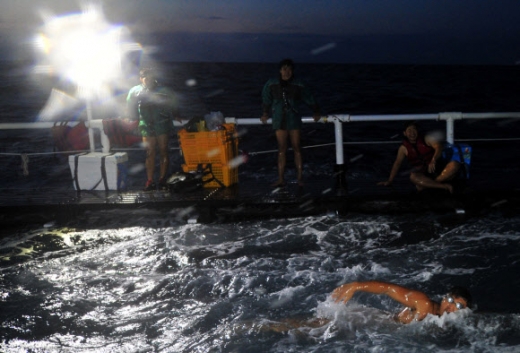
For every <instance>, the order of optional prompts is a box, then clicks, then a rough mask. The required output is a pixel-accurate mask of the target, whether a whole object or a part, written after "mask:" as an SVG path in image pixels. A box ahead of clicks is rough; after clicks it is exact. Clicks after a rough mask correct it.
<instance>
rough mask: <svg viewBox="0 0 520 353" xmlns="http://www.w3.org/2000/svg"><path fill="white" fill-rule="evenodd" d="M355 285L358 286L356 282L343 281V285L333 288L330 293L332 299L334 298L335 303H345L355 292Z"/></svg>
mask: <svg viewBox="0 0 520 353" xmlns="http://www.w3.org/2000/svg"><path fill="white" fill-rule="evenodd" d="M357 287H358V286H357V283H356V282H352V283H345V284H344V285H342V286H339V287H338V288H336V289H334V291H333V292H332V295H331V296H332V299H334V301H335V302H336V303H339V302H343V303H346V302H348V301H349V300H350V299H351V298H352V296H353V295H354V293H356V291H357Z"/></svg>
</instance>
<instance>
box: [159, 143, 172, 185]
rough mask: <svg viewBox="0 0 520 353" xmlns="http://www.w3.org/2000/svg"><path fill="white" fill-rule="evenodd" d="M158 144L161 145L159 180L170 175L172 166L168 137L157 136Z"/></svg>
mask: <svg viewBox="0 0 520 353" xmlns="http://www.w3.org/2000/svg"><path fill="white" fill-rule="evenodd" d="M157 142H158V144H159V156H160V157H159V166H160V167H159V172H160V175H159V178H160V179H163V178H166V174H167V173H168V167H169V165H170V158H169V156H168V135H167V134H165V135H159V136H157Z"/></svg>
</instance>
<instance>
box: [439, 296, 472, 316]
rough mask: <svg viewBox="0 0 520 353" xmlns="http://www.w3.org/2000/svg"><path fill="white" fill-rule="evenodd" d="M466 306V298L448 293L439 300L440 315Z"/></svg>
mask: <svg viewBox="0 0 520 353" xmlns="http://www.w3.org/2000/svg"><path fill="white" fill-rule="evenodd" d="M467 307H468V303H467V302H466V299H464V298H461V297H456V296H454V295H451V294H448V295H447V296H445V297H444V298H443V299H442V301H441V307H440V312H441V315H442V314H444V313H453V312H455V311H457V310H461V309H464V308H467Z"/></svg>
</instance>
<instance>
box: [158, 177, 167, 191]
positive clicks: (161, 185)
mask: <svg viewBox="0 0 520 353" xmlns="http://www.w3.org/2000/svg"><path fill="white" fill-rule="evenodd" d="M159 189H160V190H168V184H166V178H161V179H159Z"/></svg>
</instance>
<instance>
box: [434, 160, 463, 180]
mask: <svg viewBox="0 0 520 353" xmlns="http://www.w3.org/2000/svg"><path fill="white" fill-rule="evenodd" d="M460 168H461V165H460V163H459V162H456V161H451V162H449V163H448V164H447V165H446V167H445V168H444V170H443V171H442V173H441V175H439V176H438V177H437V178H435V181H438V182H439V183H444V182H446V181H448V180H451V179H453V178H454V177H455V176H456V175H457V173H458V172H459V170H460Z"/></svg>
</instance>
